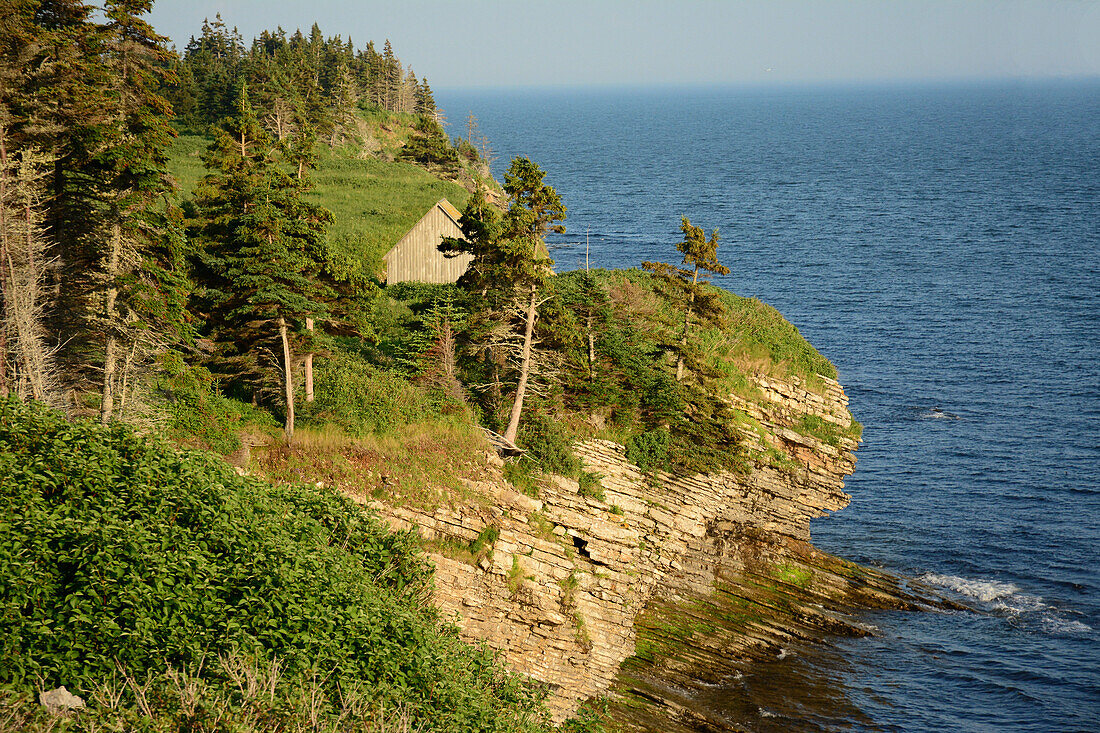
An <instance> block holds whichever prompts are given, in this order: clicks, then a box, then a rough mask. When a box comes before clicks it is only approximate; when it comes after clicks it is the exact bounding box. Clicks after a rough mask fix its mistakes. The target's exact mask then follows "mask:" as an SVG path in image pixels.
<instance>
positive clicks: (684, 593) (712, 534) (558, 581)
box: [372, 375, 916, 730]
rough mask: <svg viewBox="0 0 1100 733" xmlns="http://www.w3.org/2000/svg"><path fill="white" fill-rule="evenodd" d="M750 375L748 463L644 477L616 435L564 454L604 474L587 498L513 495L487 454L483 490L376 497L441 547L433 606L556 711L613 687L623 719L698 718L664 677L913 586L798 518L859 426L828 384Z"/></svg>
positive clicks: (844, 465) (883, 602) (706, 669)
mask: <svg viewBox="0 0 1100 733" xmlns="http://www.w3.org/2000/svg"><path fill="white" fill-rule="evenodd" d="M752 382H753V387H754V388H755V389H754V392H755V394H754V396H753V398H752V399H746V398H737V397H734V398H732V399H733V400H734V404H735V406H736V407H737V409H738V415H739V417H742V418H744V423H743V425H741V431H742V433H743V435H744V439H745V444H746V446H747V447H748V451H749V455H750V456H751V460H750V466H749V467H748V468H747V469H746V470H745V471H744V472H740V473H730V472H726V473H720V474H717V475H709V476H703V475H697V476H691V477H684V476H672V475H668V474H663V473H658V474H656V475H652V476H648V475H645V474H643V473H642V472H641V471H640V470H639V469H638V468H637V467H636V466H634V465H632V464H631V463H630V462H629V461H627V460H626V458H625V455H624V454H625V451H624V449H623V447H622V446H620V445H618V444H615V443H612V442H608V441H604V440H590V441H586V442H582V443H580V444H578V445H577V446H576V451H577V453H578V455H579V456H580V457H581V458H582V459H583V462H584V465H585V469H586V470H588V471H592V472H596V473H598V474H599V475H600V476H601V480H600V484H601V486H602V495H600V496H599V498H596V497H595V496H592V495H589V496H584V495H582V492H581V491H580V487H579V486H578V484H577V483H576V482H575V481H572V480H569V479H565V478H562V477H553V478H552V480H548V481H546V482H545V483H544V484H543V485H542V486H541V487H540V490H539V492H538V497H537V498H534V497H531V496H527V495H524V494H520V493H517V492H516V491H515V490H514V489H513V488H512V487H511V485H510V484H508V483H507V482H506V481H505V480H504V478H503V475H502V474H501V472H500V470H499V466H500V464H499V460H498V459H497V458H496V456H495V455H487V456H486V462H487V464H489V465H488V466H487V471H486V472H485V474H484V480H479V481H471V482H470V483H469V488H471V489H472V490H473V491H474V492H475V493H476V494H477V495H478V496H480V497H481V499H482V500H481V501H480V502H477V503H475V504H472V505H471V504H467V505H462V506H446V507H442V508H439V509H437V510H435V511H434V512H425V511H420V510H416V509H410V508H394V507H389V506H386V505H384V504H380V503H377V502H373V503H372V504H373V506H374V507H375V508H376V509H378V510H379V511H380V512H381V513H382V514H383V516H385V517H387V518H388V519H389V520H390V522H391V523H392V524H394V525H395V526H398V527H402V528H407V527H415V528H417V529H418V531H419V532H420V534H421V536H422V537H423V538H424V539H425V540H426V541H427V543H428V546H429V547H432V548H435V549H436V550H437V551H436V552H434V553H433V554H432V558H431V559H432V560H433V562H434V563H435V566H436V580H435V601H436V603H437V604H438V605H439V606H440V608H441V609H443V611H444V613H445V615H449V616H451V617H452V618H453V620H454V622H455V623H456V624H457V625H458V626H459V627H460V629H461V632H462V634H463V636H464V637H465V638H467V639H469V640H481V641H484V642H485V643H487V644H488V645H489V646H491V647H492V648H494V649H496V650H499V651H500V652H501V654H502V655H503V657H504V658H505V659H506V660H507V662H508V663H509V665H510V666H511V667H512V668H513V669H515V670H517V671H520V672H523V673H526V674H528V675H530V676H532V677H534V678H536V679H538V680H541V681H543V682H544V683H546V684H547V685H548V687H549V689H550V690H551V696H550V700H549V703H550V707H551V710H552V713H553V715H554V718H555V720H557V721H560V720H562V719H564V718H565V717H567V716H568V715H570V714H572V713H573V712H574V711H575V710H576V708H577V706H578V704H579V703H580V702H581V701H583V700H585V699H588V698H590V697H592V696H594V695H598V694H601V693H605V692H607V691H609V690H610V691H612V693H613V694H612V696H611V699H612V701H613V705H612V710H613V713H614V715H615V717H616V718H618V719H619V720H620V722H622V723H623V724H624V725H628V726H636V727H638V728H641V729H654V730H658V729H664V730H668V729H671V728H672V722H671V721H673V720H674V719H677V718H680V717H685V716H686V717H685V719H690V718H692V716H696V717H697V716H698V713H695V712H691V713H689V712H687V711H686V709H685V707H684V705H683V704H682V702H683V700H682V699H678V698H683V697H684V695H685V693H683V692H679V693H673V692H669V690H671V689H673V688H674V687H676V686H670V685H667V684H666V683H667V682H668V681H670V680H672V679H675V680H676V681H677V682H679V683H682V685H687V686H690V685H692V684H695V683H697V682H698V681H699V680H703V681H705V680H706V679H709V678H720V677H721V675H722V674H723V670H729V669H732V666H731V665H734V664H736V663H737V662H738V661H743V660H745V659H749V658H751V657H753V656H754V655H761V654H764V653H766V652H767V651H768V650H769V649H775V648H777V646H778V645H779V644H780V643H782V642H783V641H785V640H787V639H789V638H790V637H791V636H802V637H808V638H812V637H813V636H814V635H815V634H820V633H823V632H837V631H846V632H849V633H862V632H861V630H860V629H859V627H858V626H854V625H852V624H850V623H848V622H846V621H845V620H844V609H845V608H848V607H850V606H851V605H855V604H858V605H876V606H895V607H896V606H909V605H912V604H913V603H914V602H915V601H916V599H914V598H912V597H909V596H907V595H906V594H905V593H903V592H901V591H900V589H899V588H898V587H897V584H896V583H895V582H894V581H892V580H891V579H890V578H888V577H886V576H884V575H881V574H877V573H873V572H871V571H868V570H866V569H863V568H859V567H857V566H855V565H853V564H851V563H847V562H844V561H841V560H839V559H837V558H833V557H831V556H829V555H826V554H824V553H820V552H818V551H816V550H815V549H814V548H813V547H812V546H811V545H810V544H809V536H810V533H809V523H810V520H811V519H812V518H814V517H819V516H822V515H824V514H825V513H826V512H830V511H836V510H838V509H841V508H843V507H844V506H846V505H847V503H848V496H847V495H846V494H845V493H844V491H843V485H844V484H843V479H844V477H845V476H846V475H848V474H850V473H851V472H852V471H853V469H854V466H855V457H854V455H853V451H854V450H855V449H856V446H857V441H856V440H855V439H854V438H852V437H845V435H846V434H847V433H848V432H849V428H850V427H851V425H852V417H851V414H850V413H849V411H848V407H847V402H848V400H847V397H846V395H845V394H844V391H843V390H842V388H841V387H840V385H839V384H838V383H836V382H835V381H833V380H830V379H828V378H819V383H818V384H817V385H814V388H813V389H811V388H810V386H809V385H806V384H805V383H803V382H802V381H800V380H798V379H797V378H790V379H788V380H782V379H777V378H772V377H767V376H762V375H757V376H755V377H753V379H752ZM815 433H816V435H815ZM586 493H589V494H592V493H597V494H598V493H599V492H591V491H589V492H586ZM678 689H680V690H683V689H684V688H683V687H679V688H678ZM688 724H690V720H689V723H688Z"/></svg>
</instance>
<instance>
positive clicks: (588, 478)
mask: <svg viewBox="0 0 1100 733" xmlns="http://www.w3.org/2000/svg"><path fill="white" fill-rule="evenodd" d="M601 478H603V477H602V476H601V475H600V474H598V473H592V472H591V471H581V472H580V473H579V474H578V475H577V493H578V494H580V495H581V496H590V497H592V498H593V499H596V500H598V501H603V500H604V493H603V484H601V483H600V479H601Z"/></svg>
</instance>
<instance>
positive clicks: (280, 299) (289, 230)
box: [195, 91, 332, 439]
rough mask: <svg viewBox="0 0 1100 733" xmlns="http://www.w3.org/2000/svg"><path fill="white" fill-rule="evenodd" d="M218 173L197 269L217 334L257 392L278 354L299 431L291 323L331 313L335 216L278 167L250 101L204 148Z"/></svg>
mask: <svg viewBox="0 0 1100 733" xmlns="http://www.w3.org/2000/svg"><path fill="white" fill-rule="evenodd" d="M204 162H205V163H206V165H207V167H208V168H209V169H210V170H211V172H210V174H208V175H207V176H206V178H204V179H203V181H202V183H201V184H200V186H199V188H198V189H197V191H196V200H195V206H196V212H197V214H198V221H197V222H196V232H195V233H196V235H197V236H198V237H199V238H200V239H201V241H202V243H203V245H204V252H203V254H202V256H201V271H200V275H201V277H202V278H203V280H204V285H205V289H204V291H203V293H202V299H203V302H204V304H205V306H206V309H207V312H208V323H210V329H211V331H210V333H211V336H212V337H213V338H214V340H215V342H216V343H217V344H218V346H219V350H220V357H221V360H222V364H223V367H224V368H227V369H228V370H229V372H230V374H231V376H232V377H233V378H236V379H240V380H243V381H245V382H247V383H248V384H249V385H250V386H252V388H253V389H254V390H256V389H259V388H260V387H261V385H262V383H263V381H264V373H265V371H266V370H265V368H264V359H263V358H262V357H263V354H264V353H273V349H272V346H273V345H274V344H278V346H279V347H280V348H279V350H280V351H281V359H280V360H279V361H280V362H281V368H280V377H281V379H280V381H281V382H282V386H283V396H284V404H285V407H286V422H285V432H286V436H287V438H288V439H290V438H292V437H293V434H294V386H293V381H292V373H293V366H294V357H293V349H294V344H293V343H292V341H293V340H294V339H292V336H291V333H290V329H291V328H292V327H293V325H294V324H295V323H300V322H304V321H305V319H307V318H311V319H312V318H318V317H320V316H323V315H324V314H325V312H326V309H325V306H324V304H323V301H324V300H325V299H326V298H330V297H331V295H332V293H331V289H330V288H328V287H327V286H326V285H325V284H324V283H323V281H322V280H321V278H320V277H319V273H320V272H321V270H322V268H323V264H324V259H325V253H324V242H325V227H326V225H327V224H328V223H329V222H330V221H331V215H330V214H329V213H328V212H327V211H326V210H324V209H322V208H320V207H318V206H316V205H314V204H311V203H309V202H307V201H305V200H304V199H303V198H302V194H303V192H304V184H303V182H301V181H299V180H298V179H296V178H295V177H294V176H292V175H291V174H289V173H287V172H286V171H284V170H283V169H282V168H281V167H279V166H278V165H277V164H276V162H275V161H274V158H273V147H272V145H271V143H270V140H269V138H268V136H267V133H266V132H265V131H264V130H263V128H262V127H261V126H260V124H259V122H258V121H257V119H256V116H255V113H254V112H253V110H252V108H251V105H250V104H249V101H248V94H247V91H242V93H241V94H240V95H239V101H238V105H237V114H236V116H235V117H233V118H231V119H229V120H227V121H226V123H225V124H224V126H223V129H222V130H221V131H220V132H219V134H218V136H217V139H216V140H215V142H214V143H213V144H212V145H211V147H210V149H209V150H208V151H207V155H206V156H205V158H204Z"/></svg>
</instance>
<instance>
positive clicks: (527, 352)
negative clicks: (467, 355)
mask: <svg viewBox="0 0 1100 733" xmlns="http://www.w3.org/2000/svg"><path fill="white" fill-rule="evenodd" d="M544 177H545V173H544V172H543V171H542V169H541V168H539V166H538V165H536V164H535V163H533V162H531V160H529V159H528V158H523V157H520V158H515V159H514V160H513V161H512V164H511V166H509V168H508V171H507V172H506V173H505V174H504V190H505V192H506V193H507V194H508V195H509V197H510V198H511V203H510V206H509V208H508V211H507V212H506V213H505V214H504V215H503V216H502V217H500V216H497V215H496V214H495V213H494V210H493V208H492V207H491V206H490V205H489V204H488V203H487V201H486V199H485V196H484V193H483V192H482V191H480V190H478V191H477V192H476V193H475V195H474V196H473V197H472V198H471V199H470V202H469V203H468V204H467V206H466V210H465V211H464V213H463V216H462V219H461V220H460V221H459V224H460V226H461V227H462V231H463V234H464V235H465V237H466V241H465V242H464V241H463V240H455V239H448V240H445V242H444V244H443V245H442V246H441V249H442V250H443V251H445V252H468V253H471V254H473V255H474V260H473V261H472V262H471V263H470V268H469V269H468V270H467V272H466V274H465V275H464V276H463V279H462V280H460V283H461V284H462V285H464V286H465V287H467V288H469V289H470V290H472V291H474V292H479V293H480V294H481V295H482V296H483V297H482V299H481V300H482V303H483V304H484V305H483V310H484V312H485V313H488V314H490V315H489V317H490V318H496V319H498V320H499V319H501V318H505V319H508V321H509V322H510V324H511V328H513V329H514V335H515V336H516V337H517V341H518V354H517V358H516V362H517V363H516V364H515V372H516V390H515V395H514V396H513V399H512V407H511V410H510V412H509V416H508V422H507V426H506V427H505V430H504V438H505V439H507V440H509V441H512V442H514V441H515V439H516V436H517V434H518V432H519V424H520V418H521V415H522V412H523V401H524V398H525V396H526V394H527V388H528V384H529V381H530V378H531V374H532V364H533V360H534V356H535V348H536V343H535V341H536V338H535V328H536V324H537V322H538V319H539V307H540V306H541V305H542V304H543V302H544V301H542V300H540V293H541V292H543V291H544V290H545V289H546V286H547V283H548V280H549V278H550V277H551V276H552V275H553V271H552V269H551V267H552V266H553V261H552V260H551V259H550V258H549V256H548V255H547V254H546V244H545V237H546V234H547V233H548V232H551V231H553V232H563V231H565V228H564V227H563V226H561V225H560V224H558V223H557V222H560V221H561V220H563V219H564V218H565V206H564V205H563V204H562V202H561V198H560V197H559V196H558V194H557V192H556V191H555V190H554V189H553V188H552V187H550V186H548V185H546V184H545V183H544V182H543V179H544ZM511 312H518V317H515V318H512V317H511ZM485 313H483V317H484V315H485Z"/></svg>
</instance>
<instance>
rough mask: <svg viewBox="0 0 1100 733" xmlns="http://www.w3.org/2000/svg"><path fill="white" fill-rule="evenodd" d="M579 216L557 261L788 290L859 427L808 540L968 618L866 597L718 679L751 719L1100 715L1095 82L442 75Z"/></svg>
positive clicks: (934, 721)
mask: <svg viewBox="0 0 1100 733" xmlns="http://www.w3.org/2000/svg"><path fill="white" fill-rule="evenodd" d="M436 98H437V101H438V102H439V103H440V106H441V107H442V108H443V109H444V110H445V111H446V113H447V114H448V115H449V117H450V125H451V128H452V134H456V135H457V134H461V133H462V132H463V129H464V125H465V120H466V117H467V115H468V114H470V113H472V114H474V115H475V116H476V117H477V118H478V121H479V124H480V128H481V133H482V134H484V135H485V136H486V137H487V138H488V139H489V140H490V141H491V145H492V147H493V150H494V154H495V155H496V156H497V159H496V161H495V163H494V171H495V173H496V175H497V177H498V179H499V178H501V174H502V173H503V170H504V169H505V168H506V167H507V165H508V162H509V160H510V159H511V158H512V157H513V156H517V155H526V156H529V157H530V158H531V159H532V160H534V161H536V162H537V163H539V164H540V165H541V166H542V167H543V168H544V169H545V170H546V171H547V177H546V180H547V182H548V183H550V184H551V185H553V186H554V187H555V188H556V189H557V190H558V192H559V193H560V194H561V196H562V198H563V200H564V202H565V204H566V206H567V207H568V219H567V221H566V225H567V227H568V231H567V233H566V234H564V235H561V236H557V237H555V238H554V239H553V241H552V242H551V244H552V254H553V256H554V257H555V259H556V261H557V267H558V269H559V270H568V269H573V268H575V267H577V266H578V265H583V259H584V254H585V241H586V238H587V240H588V241H589V243H590V248H591V258H592V262H593V265H594V266H600V267H635V266H638V265H639V263H640V262H642V261H643V260H647V259H658V260H673V259H674V258H675V256H676V254H677V253H676V251H675V244H676V242H677V241H679V240H680V238H681V234H680V232H679V224H680V217H681V215H686V216H688V217H690V219H691V220H692V222H693V223H695V224H697V225H700V226H702V227H704V228H705V229H707V230H708V231H709V230H710V229H712V228H718V229H719V231H720V238H721V244H720V248H719V257H720V259H721V260H722V261H723V262H724V263H725V264H726V265H728V266H729V268H730V270H731V273H730V275H729V276H728V277H722V278H719V279H718V280H717V283H718V284H720V285H722V286H724V287H726V288H728V289H730V290H733V291H734V292H737V293H739V294H741V295H752V296H757V297H759V298H760V299H762V300H764V301H765V302H767V303H770V304H771V305H774V306H775V307H776V308H778V309H779V310H780V311H781V312H782V313H783V314H784V315H785V316H786V317H787V318H788V319H789V320H790V321H791V322H792V323H794V324H795V325H796V326H797V327H798V328H799V329H800V330H801V332H802V333H803V335H805V336H806V337H807V338H808V339H809V340H810V342H812V343H813V344H814V345H815V346H816V347H817V348H818V349H819V350H820V351H821V352H822V353H823V354H825V355H826V356H827V357H828V358H829V359H830V360H832V361H833V363H834V364H836V366H837V368H838V370H839V372H840V381H841V383H842V384H843V385H844V387H845V389H846V390H847V392H848V394H849V396H850V398H851V409H852V412H853V413H854V415H855V416H856V418H857V419H858V420H860V421H861V422H862V423H863V424H864V433H863V437H864V442H863V445H862V446H861V447H860V449H859V451H858V453H857V456H858V459H859V462H858V465H857V468H856V472H855V474H854V475H853V476H852V477H850V479H849V480H848V482H847V489H848V491H849V493H850V494H851V495H852V503H851V505H850V506H849V507H848V508H846V509H844V510H843V511H840V512H838V513H836V514H834V515H833V516H831V517H828V518H824V519H820V520H816V521H815V522H814V524H813V526H812V535H813V540H814V543H815V544H816V545H817V546H818V547H820V548H822V549H824V550H827V551H829V552H832V553H835V554H838V555H841V556H843V557H847V558H850V559H852V560H855V561H857V562H861V563H864V564H868V565H874V566H877V567H882V568H885V569H887V570H890V571H892V572H895V573H898V574H900V575H902V576H906V577H910V578H917V579H920V580H922V581H924V582H925V583H928V584H930V585H932V586H934V587H936V588H938V589H939V590H941V591H942V592H943V593H945V594H946V595H948V596H951V597H955V598H957V599H959V600H961V601H964V602H965V603H967V604H969V605H970V606H972V607H973V609H974V610H973V611H972V612H953V613H944V612H924V613H911V612H876V613H867V614H864V615H863V617H861V619H860V621H861V622H862V623H865V624H867V625H869V626H871V627H873V628H874V630H875V633H874V635H873V636H871V637H869V638H862V639H846V638H845V639H835V640H831V641H828V642H826V643H824V644H819V645H814V646H809V647H805V648H803V647H799V648H795V649H792V650H790V652H789V653H788V654H786V655H784V658H782V659H776V660H775V662H773V663H770V664H767V665H759V666H758V668H756V669H755V670H753V671H752V673H751V674H746V675H745V677H744V678H743V679H742V680H740V681H738V682H737V683H731V685H732V686H731V687H729V688H728V689H719V690H716V691H713V695H714V699H717V700H725V701H728V707H729V710H730V715H731V717H732V718H734V719H736V720H739V721H740V722H741V723H742V724H743V725H744V726H746V727H747V728H749V729H752V730H761V731H771V730H776V731H779V730H806V731H810V730H884V731H932V730H935V731H943V730H951V731H994V730H995V731H1043V732H1046V731H1098V730H1100V570H1098V565H1100V82H1098V81H1080V82H1068V81H1066V82H1026V83H1025V82H1021V83H1008V82H1005V83H986V84H965V85H964V84H955V85H911V86H878V87H842V86H820V87H799V88H796V87H788V88H774V89H768V88H695V89H672V88H665V89H657V90H652V89H646V90H643V89H554V90H546V89H544V90H522V91H515V90H487V91H462V92H459V91H453V92H445V91H439V92H437V94H436Z"/></svg>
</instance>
